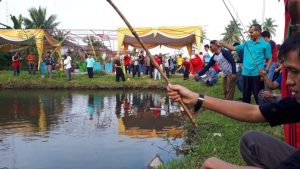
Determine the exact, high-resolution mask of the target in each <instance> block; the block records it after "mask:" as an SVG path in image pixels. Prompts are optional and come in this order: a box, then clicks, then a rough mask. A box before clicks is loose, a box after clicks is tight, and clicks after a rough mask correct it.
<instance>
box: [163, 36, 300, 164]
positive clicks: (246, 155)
mask: <svg viewBox="0 0 300 169" xmlns="http://www.w3.org/2000/svg"><path fill="white" fill-rule="evenodd" d="M279 56H282V57H283V59H284V63H283V64H284V66H285V68H286V69H287V73H288V74H287V80H286V85H287V86H288V87H289V88H290V90H291V92H292V96H290V97H286V98H283V99H282V100H280V101H279V102H277V103H268V104H264V105H253V104H249V103H242V102H237V101H230V100H222V99H218V98H214V97H210V96H204V95H203V94H198V93H196V92H192V91H190V90H189V89H187V88H185V87H183V86H180V85H170V84H169V85H168V87H167V91H168V95H169V97H170V99H172V100H173V101H177V102H179V101H183V102H184V103H186V104H192V105H195V106H194V109H195V112H196V111H198V110H199V109H200V108H201V107H203V108H206V109H208V110H212V111H215V112H217V113H219V114H222V115H225V116H228V117H230V118H232V119H236V120H239V121H247V122H253V123H260V122H269V124H270V125H271V126H276V125H281V124H288V123H295V122H300V113H299V112H300V33H297V34H295V35H294V37H291V38H289V39H288V40H286V41H285V42H284V43H283V45H282V46H281V49H280V55H279ZM240 153H241V155H242V157H243V159H244V161H245V162H246V164H247V165H248V166H238V165H234V164H231V163H228V162H226V161H223V160H220V159H217V158H215V157H212V158H209V159H207V160H206V161H205V162H204V164H203V165H202V169H228V168H230V169H259V168H272V169H273V168H274V169H275V168H276V169H299V168H300V150H297V149H296V148H294V147H292V146H290V145H288V144H287V143H285V142H283V141H282V140H280V139H277V138H274V137H272V136H270V135H267V134H264V133H261V132H256V131H251V132H247V133H246V134H244V136H243V137H242V138H241V141H240Z"/></svg>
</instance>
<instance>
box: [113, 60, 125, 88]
mask: <svg viewBox="0 0 300 169" xmlns="http://www.w3.org/2000/svg"><path fill="white" fill-rule="evenodd" d="M114 66H115V69H116V82H119V81H120V77H121V79H122V80H123V82H125V77H124V73H123V70H122V66H121V62H120V56H116V60H115V63H114Z"/></svg>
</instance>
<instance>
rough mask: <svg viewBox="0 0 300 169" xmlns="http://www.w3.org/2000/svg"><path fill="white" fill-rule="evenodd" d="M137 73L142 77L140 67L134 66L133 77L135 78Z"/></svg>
mask: <svg viewBox="0 0 300 169" xmlns="http://www.w3.org/2000/svg"><path fill="white" fill-rule="evenodd" d="M136 73H137V74H138V77H140V76H141V71H140V65H134V67H133V77H135V75H136Z"/></svg>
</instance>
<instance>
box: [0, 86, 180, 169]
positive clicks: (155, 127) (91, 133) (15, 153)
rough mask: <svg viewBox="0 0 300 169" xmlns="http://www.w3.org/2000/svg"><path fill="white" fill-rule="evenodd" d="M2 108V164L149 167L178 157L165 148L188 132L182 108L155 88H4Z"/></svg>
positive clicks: (0, 166)
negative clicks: (183, 127)
mask: <svg viewBox="0 0 300 169" xmlns="http://www.w3.org/2000/svg"><path fill="white" fill-rule="evenodd" d="M0 107H1V111H0V156H1V158H0V168H3V167H8V168H74V167H75V166H76V167H75V168H78V166H82V167H79V168H144V167H145V165H146V164H147V162H148V161H149V159H151V158H152V157H153V156H154V155H155V154H159V155H160V156H161V157H162V159H163V161H168V159H169V158H172V157H175V156H176V153H175V151H170V150H162V149H161V147H164V148H166V149H168V148H169V147H171V146H169V147H168V144H169V141H168V142H166V140H165V137H166V136H167V137H176V138H179V137H180V136H181V132H182V131H181V123H180V121H182V119H181V116H180V115H179V114H178V113H177V110H179V108H178V106H177V105H174V104H173V103H171V102H170V100H169V98H167V97H166V96H165V94H161V93H160V92H153V91H149V92H143V93H142V92H123V91H118V92H97V91H87V92H84V91H77V92H70V91H1V94H0ZM162 137H163V138H162ZM181 143H182V140H181V139H177V140H173V141H172V144H178V145H180V144H181ZM172 146H173V145H172ZM100 152H101V153H100ZM103 152H104V153H103ZM89 154H90V155H93V156H94V158H92V159H90V158H87V155H89ZM28 157H34V158H35V160H28ZM114 159H120V164H116V163H115V162H114V161H113V160H114ZM87 166H88V167H87ZM127 166H128V167H127Z"/></svg>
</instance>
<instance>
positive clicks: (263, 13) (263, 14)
mask: <svg viewBox="0 0 300 169" xmlns="http://www.w3.org/2000/svg"><path fill="white" fill-rule="evenodd" d="M265 10H266V1H265V0H263V6H262V18H261V19H262V20H261V23H264V21H265Z"/></svg>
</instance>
